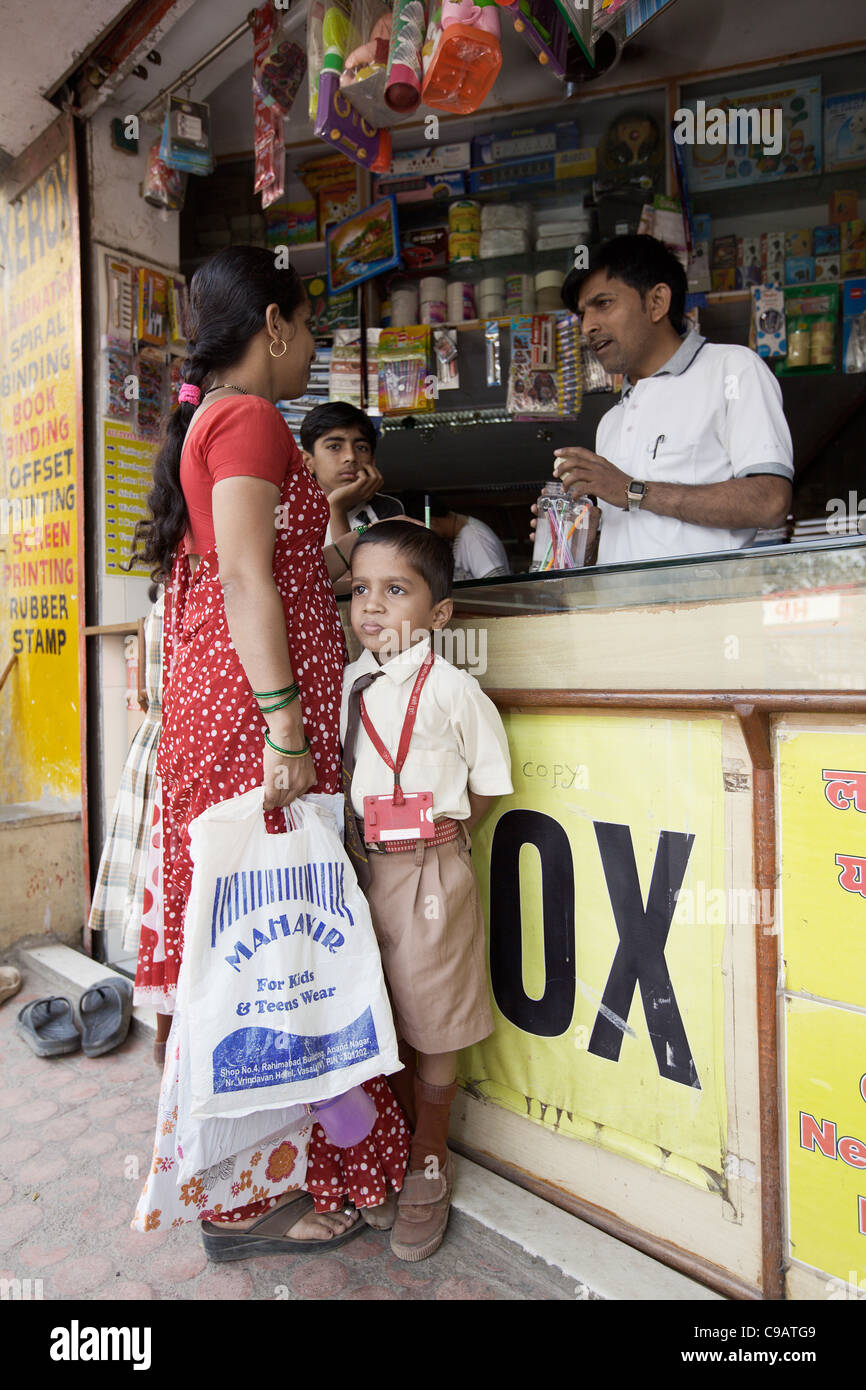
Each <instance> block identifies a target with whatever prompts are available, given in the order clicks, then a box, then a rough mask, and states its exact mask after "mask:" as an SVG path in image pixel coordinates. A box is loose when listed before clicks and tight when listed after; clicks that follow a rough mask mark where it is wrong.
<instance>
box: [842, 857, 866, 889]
mask: <svg viewBox="0 0 866 1390" xmlns="http://www.w3.org/2000/svg"><path fill="white" fill-rule="evenodd" d="M836 863H837V864H838V865H839V867H840V868H841V870H842V872H841V874H840V875H839V883H840V884H841V886H842V887H843V888H844V889H845V892H846V893H859V894H860V896H861V898H866V859H863V858H861V857H860V856H859V855H856V854H837V855H836Z"/></svg>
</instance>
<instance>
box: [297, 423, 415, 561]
mask: <svg viewBox="0 0 866 1390" xmlns="http://www.w3.org/2000/svg"><path fill="white" fill-rule="evenodd" d="M301 451H302V453H303V456H304V463H305V464H306V465H307V468H308V469H309V471H310V472H311V473H312V475H313V477H314V478H315V479H316V481H317V482H318V484H319V487H320V488H321V489H322V491H323V492H324V494H325V496H326V497H327V499H328V506H329V507H330V509H331V519H330V521H329V523H328V529H327V531H326V533H325V545H329V544H330V543H331V540H332V537H333V536H342V535H345V534H346V532H348V531H355V530H357V529H358V528H359V527H361V526H372V524H373V522H374V521H386V520H388V519H389V518H390V517H394V516H402V515H403V504H402V503H401V502H399V501H398V500H397V498H396V497H389V496H388V494H387V493H386V492H380V491H379V488H380V487H381V486H382V483H383V481H384V479H383V477H382V474H381V473H380V472H379V470H378V468H377V467H376V429H375V426H374V425H373V421H372V420H371V419H370V417H369V415H367V414H366V413H365V412H364V411H363V410H359V409H358V407H357V406H354V405H349V403H348V401H329V402H328V403H327V404H326V405H317V406H316V407H315V408H314V409H313V410H311V411H310V412H309V414H308V415H306V416H305V417H304V420H303V423H302V425H301Z"/></svg>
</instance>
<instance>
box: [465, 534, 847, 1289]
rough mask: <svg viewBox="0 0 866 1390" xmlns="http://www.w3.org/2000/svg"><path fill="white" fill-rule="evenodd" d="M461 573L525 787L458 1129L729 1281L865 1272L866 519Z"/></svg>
mask: <svg viewBox="0 0 866 1390" xmlns="http://www.w3.org/2000/svg"><path fill="white" fill-rule="evenodd" d="M454 597H455V616H454V620H453V622H452V624H451V625H450V628H449V630H448V631H447V632H446V634H444V636H443V646H442V648H441V650H442V651H443V654H444V655H445V656H446V657H448V658H449V659H451V660H453V661H454V662H455V663H456V664H458V665H462V666H465V667H466V668H467V669H468V670H470V671H472V672H473V674H475V675H476V676H477V678H478V679H479V681H480V683H481V685H482V687H483V688H484V689H485V690H486V691H487V693H488V694H489V695H490V697H491V698H492V699H493V700H494V701H495V703H496V704H497V706H498V707H499V710H500V712H501V714H502V717H503V720H504V723H505V726H506V729H507V733H508V738H509V743H510V747H511V755H512V779H513V784H514V792H513V795H512V796H510V797H507V798H502V799H501V800H499V801H498V802H497V803H496V804H495V806H494V807H493V808H491V810H490V811H489V813H488V814H487V815H486V817H485V818H484V820H483V821H482V822H481V823H480V824H479V826H478V827H477V828H476V832H475V837H474V848H473V857H474V862H475V867H476V872H477V874H478V878H479V882H480V885H481V892H482V898H483V901H484V908H485V918H486V921H487V923H488V932H489V964H490V984H491V993H492V997H493V1001H494V1006H495V1007H494V1016H495V1018H496V1029H495V1032H494V1033H493V1035H492V1036H491V1037H490V1038H488V1039H487V1040H486V1041H484V1042H482V1043H480V1044H478V1045H477V1046H475V1047H471V1048H469V1049H467V1050H466V1051H465V1052H464V1053H462V1054H461V1059H460V1080H461V1083H462V1091H461V1095H460V1098H459V1100H458V1102H457V1103H456V1105H455V1110H454V1121H453V1125H452V1140H453V1142H454V1143H455V1145H456V1146H457V1147H458V1148H459V1149H461V1150H462V1151H463V1152H465V1153H467V1154H469V1155H471V1156H472V1157H474V1158H476V1159H477V1160H478V1161H479V1162H481V1163H484V1164H486V1165H488V1166H489V1167H490V1168H492V1169H494V1170H495V1171H497V1172H500V1173H503V1174H505V1175H506V1176H509V1177H511V1178H513V1179H514V1180H516V1181H518V1182H520V1183H522V1184H524V1185H525V1186H527V1187H528V1188H530V1189H532V1190H534V1191H536V1192H538V1193H539V1194H540V1195H543V1196H545V1197H547V1198H549V1199H550V1200H552V1201H555V1202H558V1203H559V1204H560V1205H562V1206H563V1207H565V1208H567V1209H568V1210H570V1211H572V1212H574V1213H576V1214H578V1215H579V1216H582V1217H583V1218H585V1219H587V1220H589V1221H591V1222H593V1223H595V1224H597V1225H599V1226H603V1227H604V1228H605V1229H607V1230H609V1231H611V1232H612V1233H614V1234H615V1235H617V1236H620V1237H621V1238H622V1239H624V1240H626V1241H628V1242H630V1243H631V1244H633V1245H635V1246H638V1247H639V1248H641V1249H643V1250H645V1251H647V1252H648V1253H651V1254H653V1255H655V1256H656V1257H657V1258H659V1259H662V1260H665V1261H667V1262H668V1263H670V1264H672V1265H675V1266H677V1267H678V1268H681V1269H683V1270H685V1271H687V1272H689V1273H691V1274H693V1275H694V1276H695V1277H697V1278H700V1279H703V1280H704V1281H705V1282H707V1283H708V1284H710V1285H712V1286H713V1287H714V1288H716V1289H718V1290H720V1291H722V1292H724V1293H726V1294H729V1295H731V1296H734V1297H744V1298H750V1297H751V1298H760V1297H764V1298H782V1297H793V1298H797V1297H809V1298H814V1297H819V1298H823V1297H843V1296H845V1297H853V1296H857V1290H856V1289H855V1285H858V1284H859V1283H860V1281H861V1280H862V1291H863V1292H866V1196H864V1195H863V1194H866V1103H864V1102H866V1075H864V1073H866V841H864V834H863V832H864V829H866V820H864V821H860V819H859V817H860V815H861V814H863V813H866V696H864V689H866V679H864V677H866V542H864V541H863V540H862V539H859V538H857V539H855V540H854V541H850V540H844V539H840V540H832V539H831V540H828V541H826V542H823V543H820V544H818V545H811V546H783V547H766V548H756V549H753V550H750V551H737V552H734V553H726V554H713V555H704V556H700V557H689V558H687V559H683V560H679V559H678V560H670V561H654V562H651V563H645V564H641V565H634V566H608V567H603V568H602V567H599V568H597V569H595V570H587V571H583V572H579V573H578V572H574V573H569V574H558V575H552V576H550V577H547V576H542V575H531V576H525V577H513V578H512V579H510V580H508V581H502V580H493V581H487V582H482V583H476V584H471V585H462V586H459V587H458V588H457V589H455V595H454Z"/></svg>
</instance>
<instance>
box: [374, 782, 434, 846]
mask: <svg viewBox="0 0 866 1390" xmlns="http://www.w3.org/2000/svg"><path fill="white" fill-rule="evenodd" d="M435 833H436V830H435V827H434V825H433V793H432V792H404V793H403V805H402V806H395V805H394V800H393V796H392V793H391V792H386V793H385V794H384V795H383V796H365V797H364V839H365V840H366V842H367V844H370V845H376V844H378V843H379V842H380V841H381V840H432V839H433V836H434V835H435Z"/></svg>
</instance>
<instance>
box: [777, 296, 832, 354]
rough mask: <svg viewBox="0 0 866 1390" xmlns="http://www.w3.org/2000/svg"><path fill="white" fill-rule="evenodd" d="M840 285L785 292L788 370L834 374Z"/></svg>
mask: <svg viewBox="0 0 866 1390" xmlns="http://www.w3.org/2000/svg"><path fill="white" fill-rule="evenodd" d="M838 315H839V286H838V285H825V286H822V287H821V288H820V289H819V288H818V287H816V286H810V287H809V288H808V289H799V288H798V289H786V290H785V317H786V320H787V336H788V355H787V357H786V359H785V369H786V371H799V370H801V369H803V368H805V367H808V368H810V369H811V370H812V371H815V370H824V371H832V370H833V366H834V363H835V357H836V321H837V318H838Z"/></svg>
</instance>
